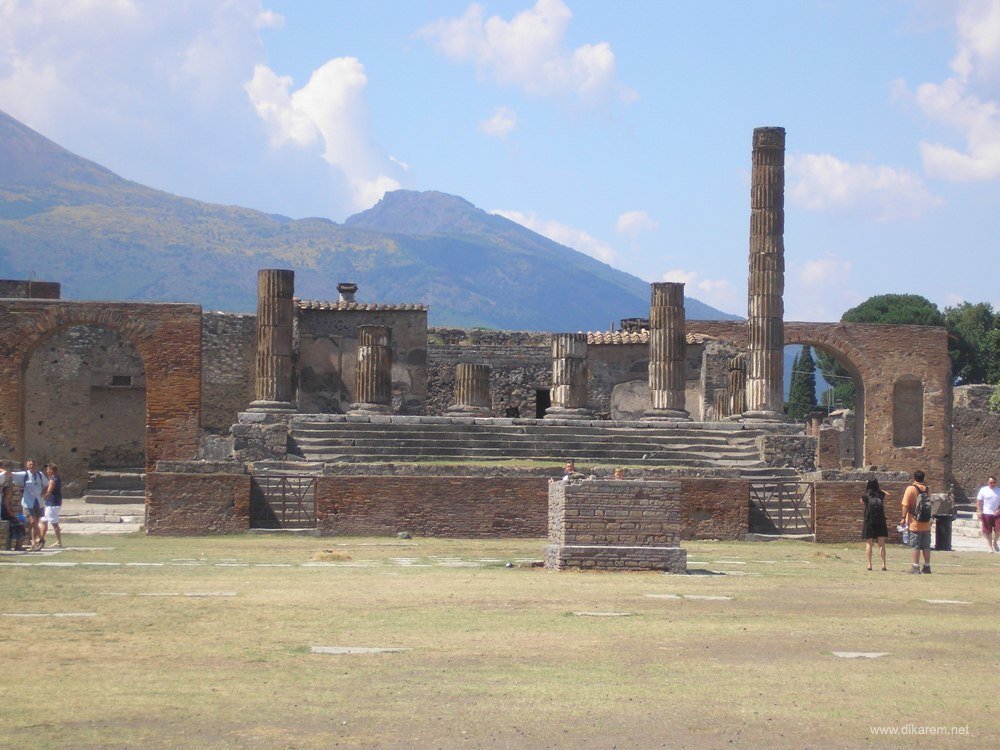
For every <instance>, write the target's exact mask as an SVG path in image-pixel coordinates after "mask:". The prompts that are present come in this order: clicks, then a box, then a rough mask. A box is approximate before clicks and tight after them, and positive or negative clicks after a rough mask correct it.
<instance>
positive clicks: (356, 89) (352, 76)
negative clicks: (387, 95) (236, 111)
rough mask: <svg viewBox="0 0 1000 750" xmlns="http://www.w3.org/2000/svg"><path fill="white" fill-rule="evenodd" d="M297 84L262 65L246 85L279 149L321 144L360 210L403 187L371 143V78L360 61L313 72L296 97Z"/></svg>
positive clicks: (337, 60)
mask: <svg viewBox="0 0 1000 750" xmlns="http://www.w3.org/2000/svg"><path fill="white" fill-rule="evenodd" d="M292 85H293V83H292V79H291V78H289V77H288V76H278V75H277V74H275V73H274V71H272V70H271V69H270V68H268V67H267V66H266V65H257V66H255V67H254V73H253V78H251V79H250V80H249V81H248V82H247V83H246V86H245V88H246V92H247V95H248V96H249V97H250V101H251V102H252V103H253V105H254V108H255V109H256V110H257V114H258V115H259V116H260V118H261V119H262V120H263V121H264V122H265V123H266V124H267V127H268V130H269V132H270V135H271V144H272V145H273V146H274V147H280V146H283V145H285V144H289V143H290V144H293V145H296V146H310V145H312V144H314V143H320V144H321V145H322V148H323V159H324V160H325V161H326V162H327V164H330V165H331V166H333V167H336V168H337V169H340V170H341V171H343V173H344V175H345V176H346V178H347V181H348V184H349V186H350V189H351V192H352V194H353V199H354V205H355V207H357V208H368V207H370V206H372V205H374V204H375V203H376V202H377V201H378V200H379V199H380V198H381V197H382V195H384V194H385V193H386V192H387V191H389V190H395V189H397V188H398V187H399V183H398V182H397V181H396V180H395V179H393V178H392V177H390V176H388V175H385V174H383V173H382V169H381V168H382V166H383V163H384V162H386V161H388V159H387V158H385V159H383V158H381V157H379V156H378V154H377V152H376V150H375V148H374V146H373V144H372V143H371V140H370V132H369V127H368V122H367V105H366V101H365V98H364V90H365V87H366V86H367V85H368V77H367V76H366V75H365V68H364V65H362V64H361V62H360V61H359V60H357V59H356V58H354V57H338V58H335V59H333V60H330V61H328V62H326V63H325V64H324V65H322V66H321V67H319V68H317V69H316V70H314V71H313V73H312V76H310V78H309V82H308V83H306V84H305V85H304V86H303V87H302V88H300V89H298V90H297V91H295V92H291V88H292ZM290 92H291V93H290Z"/></svg>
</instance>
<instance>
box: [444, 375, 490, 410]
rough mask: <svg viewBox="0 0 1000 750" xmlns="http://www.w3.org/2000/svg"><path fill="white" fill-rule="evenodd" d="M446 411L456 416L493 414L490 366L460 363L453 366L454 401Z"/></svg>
mask: <svg viewBox="0 0 1000 750" xmlns="http://www.w3.org/2000/svg"><path fill="white" fill-rule="evenodd" d="M448 413H449V414H454V415H456V416H470V417H489V416H492V415H493V402H492V398H491V396H490V366H489V365H475V364H468V363H465V362H463V363H461V364H458V365H456V366H455V403H454V405H453V406H450V407H448Z"/></svg>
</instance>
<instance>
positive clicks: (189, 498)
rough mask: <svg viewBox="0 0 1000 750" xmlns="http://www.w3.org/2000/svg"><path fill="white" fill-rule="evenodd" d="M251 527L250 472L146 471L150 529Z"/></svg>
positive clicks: (181, 531) (188, 532)
mask: <svg viewBox="0 0 1000 750" xmlns="http://www.w3.org/2000/svg"><path fill="white" fill-rule="evenodd" d="M248 528H250V475H249V474H169V473H166V472H159V471H158V472H152V473H149V474H147V475H146V533H148V534H178V535H184V536H192V535H198V534H224V533H233V532H242V531H246V530H247V529H248Z"/></svg>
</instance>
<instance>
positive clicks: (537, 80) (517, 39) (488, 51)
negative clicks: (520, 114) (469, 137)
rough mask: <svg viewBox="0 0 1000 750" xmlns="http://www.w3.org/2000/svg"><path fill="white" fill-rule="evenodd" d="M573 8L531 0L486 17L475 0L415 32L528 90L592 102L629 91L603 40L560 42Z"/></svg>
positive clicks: (625, 97)
mask: <svg viewBox="0 0 1000 750" xmlns="http://www.w3.org/2000/svg"><path fill="white" fill-rule="evenodd" d="M572 18H573V14H572V12H571V11H570V9H569V8H568V7H567V6H566V4H565V3H564V2H563V1H562V0H537V2H536V3H535V5H534V6H532V7H531V8H529V9H528V10H523V11H521V12H520V13H518V14H516V15H515V16H514V17H513V18H512V19H511V20H509V21H507V20H504V19H503V18H501V17H500V16H490V17H489V18H486V10H485V8H484V7H483V6H482V5H480V4H479V3H473V4H471V5H470V6H469V7H468V8H467V9H466V11H465V13H464V14H463V15H462V16H460V17H458V18H441V19H439V20H437V21H435V22H433V23H431V24H428V25H427V26H424V27H423V28H422V29H420V30H419V31H418V32H417V34H418V35H419V36H422V37H425V38H426V39H428V40H430V42H431V44H432V45H433V46H434V47H435V48H436V49H437V50H438V51H439V52H441V53H442V54H443V55H444V56H445V57H447V58H449V59H451V60H454V61H456V62H468V63H472V64H473V65H475V66H476V69H477V70H478V71H479V74H480V75H481V76H483V77H486V78H492V79H493V80H495V81H496V82H497V83H499V84H500V85H502V86H516V87H518V88H520V89H522V90H523V91H525V92H526V93H528V94H531V95H533V96H556V97H561V96H565V95H566V94H567V93H572V94H573V95H575V96H576V97H577V98H578V99H579V100H580V101H583V102H587V103H591V104H595V103H599V102H603V101H607V100H608V99H609V98H610V97H611V96H614V95H617V96H618V97H619V98H620V99H621V100H622V101H625V102H629V101H633V100H634V99H635V93H634V92H632V91H630V90H628V89H627V88H626V87H624V86H622V85H621V84H620V83H618V82H617V80H616V78H615V54H614V52H613V51H612V49H611V45H610V44H608V43H607V42H598V43H597V44H585V45H582V46H580V47H577V48H576V49H573V50H570V49H568V48H567V47H566V46H565V45H564V37H565V35H566V28H567V26H568V25H569V22H570V20H571V19H572Z"/></svg>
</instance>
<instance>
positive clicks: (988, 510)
mask: <svg viewBox="0 0 1000 750" xmlns="http://www.w3.org/2000/svg"><path fill="white" fill-rule="evenodd" d="M976 515H978V516H979V525H980V526H981V527H982V529H983V536H984V537H986V546H987V548H989V551H990V552H1000V490H997V478H996V477H987V479H986V485H985V486H983V487H981V488H980V490H979V494H978V495H976Z"/></svg>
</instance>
